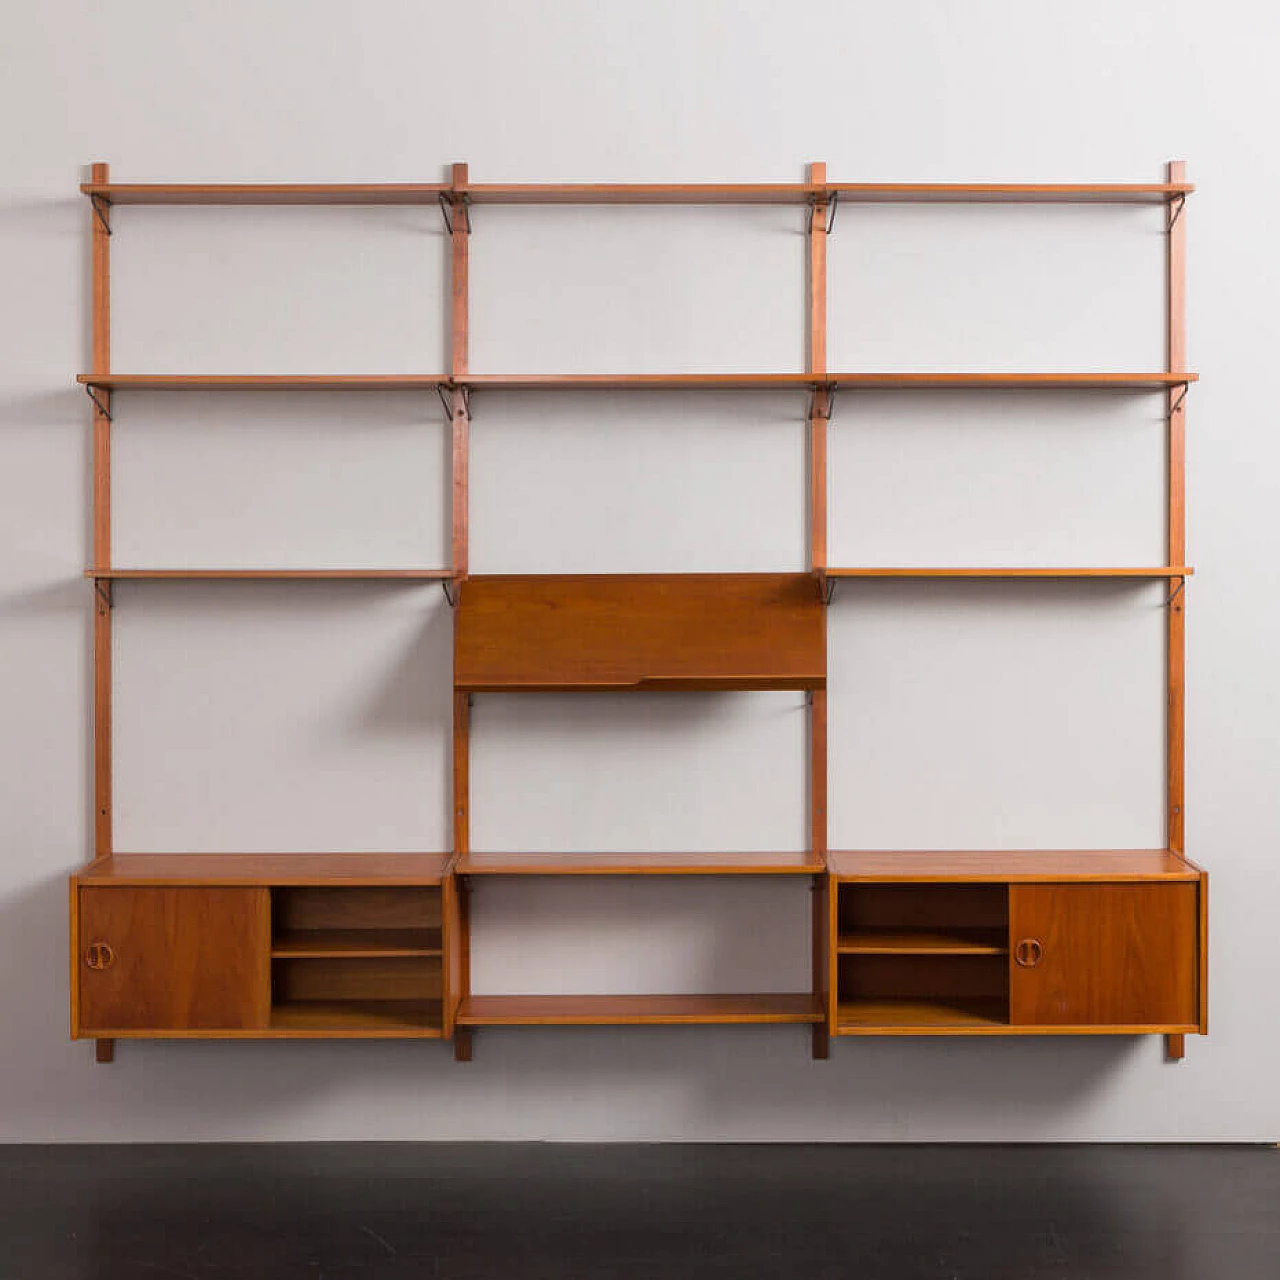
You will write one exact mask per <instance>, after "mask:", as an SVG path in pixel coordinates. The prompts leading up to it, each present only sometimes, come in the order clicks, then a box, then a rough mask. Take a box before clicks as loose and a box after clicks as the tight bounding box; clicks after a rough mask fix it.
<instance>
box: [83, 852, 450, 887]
mask: <svg viewBox="0 0 1280 1280" xmlns="http://www.w3.org/2000/svg"><path fill="white" fill-rule="evenodd" d="M450 857H451V855H450V854H447V853H121V854H115V855H113V856H112V857H108V858H103V859H101V860H100V861H98V862H93V863H90V864H89V865H88V866H87V867H84V868H83V869H82V870H80V871H79V872H78V873H77V879H78V880H79V882H80V884H82V885H181V884H225V885H334V886H338V885H379V884H385V885H422V884H428V885H430V884H439V883H440V880H441V878H442V877H443V875H444V871H445V868H446V866H447V865H448V862H449V859H450Z"/></svg>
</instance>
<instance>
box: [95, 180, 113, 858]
mask: <svg viewBox="0 0 1280 1280" xmlns="http://www.w3.org/2000/svg"><path fill="white" fill-rule="evenodd" d="M91 173H92V178H93V181H94V182H106V181H107V179H108V176H109V170H108V168H107V166H106V165H105V164H95V165H94V166H93V169H92V171H91ZM109 219H110V210H108V209H104V208H103V207H102V206H101V205H99V206H98V207H97V208H96V209H94V208H92V207H91V208H90V211H89V225H90V228H91V246H92V248H91V253H92V268H93V283H92V289H93V314H92V341H93V371H94V373H95V374H99V375H104V374H107V373H109V372H110V370H111V231H110V221H109ZM111 404H112V397H111V392H110V390H109V389H106V388H103V389H100V390H99V391H98V399H97V400H96V401H94V402H93V410H92V413H93V560H94V563H95V564H110V563H111ZM111 693H112V684H111V593H110V588H107V590H106V592H105V593H104V592H103V591H101V590H100V591H99V592H98V593H97V599H96V600H95V601H94V611H93V775H94V785H93V793H94V794H93V812H94V853H95V856H97V857H102V856H103V855H105V854H108V853H110V852H111V847H112V803H113V801H112V766H111V754H112V753H111V743H112V734H111V710H112V708H111Z"/></svg>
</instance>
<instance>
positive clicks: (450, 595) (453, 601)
mask: <svg viewBox="0 0 1280 1280" xmlns="http://www.w3.org/2000/svg"><path fill="white" fill-rule="evenodd" d="M440 589H441V590H442V591H443V592H444V598H445V599H446V600H447V601H448V602H449V608H450V609H456V608H457V607H458V585H457V580H456V579H454V578H445V579H444V580H443V581H442V582H441V583H440Z"/></svg>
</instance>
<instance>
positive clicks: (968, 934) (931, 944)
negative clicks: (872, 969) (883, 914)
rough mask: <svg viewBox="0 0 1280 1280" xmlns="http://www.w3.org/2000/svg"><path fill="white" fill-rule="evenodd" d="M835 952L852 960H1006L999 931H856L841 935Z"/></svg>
mask: <svg viewBox="0 0 1280 1280" xmlns="http://www.w3.org/2000/svg"><path fill="white" fill-rule="evenodd" d="M836 950H837V951H838V952H839V953H840V954H841V955H851V956H1003V955H1008V953H1009V947H1008V945H1007V940H1006V939H1005V937H1004V935H1003V933H1002V931H1001V930H999V929H960V928H956V929H942V928H938V929H856V930H852V931H851V932H848V933H842V934H841V935H840V937H839V939H838V940H837V943H836Z"/></svg>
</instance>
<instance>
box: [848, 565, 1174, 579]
mask: <svg viewBox="0 0 1280 1280" xmlns="http://www.w3.org/2000/svg"><path fill="white" fill-rule="evenodd" d="M823 573H825V574H826V576H827V577H828V578H1189V577H1190V576H1191V575H1192V574H1193V573H1195V570H1194V569H1192V568H1191V567H1190V566H1188V565H1155V566H1152V567H1149V568H1134V569H1129V568H1125V569H1114V568H1110V567H1106V568H1104V567H1091V568H1080V569H1077V568H1060V567H1053V568H990V569H972V568H963V569H961V568H948V569H938V568H856V569H853V568H846V569H824V570H823Z"/></svg>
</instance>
